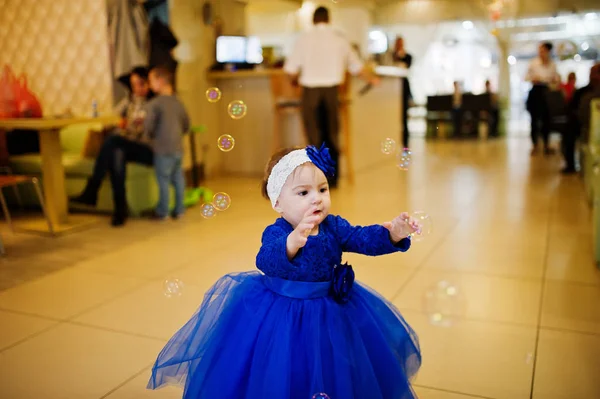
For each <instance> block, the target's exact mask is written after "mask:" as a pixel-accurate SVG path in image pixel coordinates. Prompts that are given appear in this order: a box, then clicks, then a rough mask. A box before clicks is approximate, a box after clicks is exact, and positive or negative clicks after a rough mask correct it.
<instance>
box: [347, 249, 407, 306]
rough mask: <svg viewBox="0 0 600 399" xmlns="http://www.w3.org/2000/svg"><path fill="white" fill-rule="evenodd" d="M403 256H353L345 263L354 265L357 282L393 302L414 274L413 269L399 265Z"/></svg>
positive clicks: (348, 257)
mask: <svg viewBox="0 0 600 399" xmlns="http://www.w3.org/2000/svg"><path fill="white" fill-rule="evenodd" d="M402 256H403V254H393V255H386V256H379V257H376V258H370V257H366V256H362V255H355V254H352V256H350V255H348V256H347V257H346V258H345V261H347V262H348V263H349V264H351V265H352V267H353V269H354V274H355V278H356V281H359V282H361V283H363V284H365V285H367V286H369V287H371V288H373V289H374V290H375V291H377V292H378V293H380V294H381V295H382V296H384V297H385V298H387V299H388V300H391V299H392V298H393V297H394V295H395V294H396V293H397V292H398V290H399V289H400V288H401V287H402V285H403V284H404V283H405V282H406V280H407V279H408V278H409V276H410V275H411V274H412V272H413V269H410V268H407V267H404V266H403V265H402V263H400V264H398V263H397V262H398V261H399V260H400V259H401V258H402ZM355 258H360V259H356V260H355Z"/></svg>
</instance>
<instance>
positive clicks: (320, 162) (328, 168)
mask: <svg viewBox="0 0 600 399" xmlns="http://www.w3.org/2000/svg"><path fill="white" fill-rule="evenodd" d="M306 155H308V157H309V158H310V160H311V161H312V163H314V164H315V166H316V167H317V168H319V169H321V171H322V172H323V173H325V176H328V177H333V176H334V175H335V162H333V159H331V155H329V148H327V147H325V144H322V145H321V148H319V149H317V147H315V146H314V145H309V146H308V147H306Z"/></svg>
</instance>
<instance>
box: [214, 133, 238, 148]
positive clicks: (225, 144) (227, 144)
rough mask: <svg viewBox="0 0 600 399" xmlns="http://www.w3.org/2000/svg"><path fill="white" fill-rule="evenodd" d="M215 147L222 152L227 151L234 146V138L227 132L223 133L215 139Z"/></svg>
mask: <svg viewBox="0 0 600 399" xmlns="http://www.w3.org/2000/svg"><path fill="white" fill-rule="evenodd" d="M217 147H219V150H221V151H223V152H229V151H231V150H233V147H235V139H234V138H233V137H232V136H231V135H229V134H223V135H221V136H219V138H218V139H217Z"/></svg>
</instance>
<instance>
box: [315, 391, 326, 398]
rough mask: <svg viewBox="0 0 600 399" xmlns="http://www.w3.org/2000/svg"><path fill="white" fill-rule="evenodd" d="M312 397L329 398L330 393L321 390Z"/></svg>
mask: <svg viewBox="0 0 600 399" xmlns="http://www.w3.org/2000/svg"><path fill="white" fill-rule="evenodd" d="M312 399H329V395H327V394H326V393H323V392H320V393H316V394H314V395H313V397H312Z"/></svg>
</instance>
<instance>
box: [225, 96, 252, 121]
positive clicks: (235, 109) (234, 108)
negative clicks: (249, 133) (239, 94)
mask: <svg viewBox="0 0 600 399" xmlns="http://www.w3.org/2000/svg"><path fill="white" fill-rule="evenodd" d="M246 112H248V106H247V105H246V104H245V103H244V102H243V101H240V100H236V101H232V102H230V103H229V105H228V106H227V113H228V114H229V116H231V118H232V119H242V118H243V117H244V116H246Z"/></svg>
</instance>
